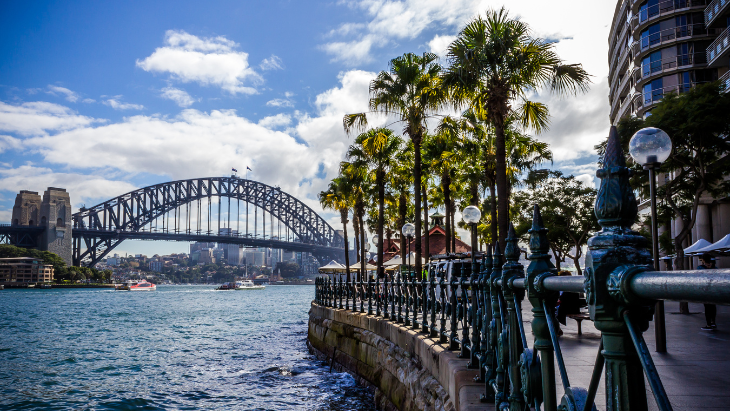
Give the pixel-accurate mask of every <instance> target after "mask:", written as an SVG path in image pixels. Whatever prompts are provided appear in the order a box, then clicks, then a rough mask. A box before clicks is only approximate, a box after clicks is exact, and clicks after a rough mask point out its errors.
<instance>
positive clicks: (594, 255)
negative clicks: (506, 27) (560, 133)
mask: <svg viewBox="0 0 730 411" xmlns="http://www.w3.org/2000/svg"><path fill="white" fill-rule="evenodd" d="M603 166H604V168H602V169H599V170H598V171H597V173H596V174H597V176H598V177H600V178H601V186H600V188H599V190H598V193H597V197H596V204H595V214H596V217H597V218H598V223H599V224H600V226H601V231H599V232H598V233H596V234H595V235H594V236H593V237H592V238H591V239H590V241H589V242H588V253H587V255H586V268H585V270H584V272H583V275H582V276H566V277H563V276H558V273H557V269H556V268H555V266H554V265H553V264H552V262H551V261H550V259H551V257H550V245H549V243H548V240H547V229H545V227H544V225H543V222H542V217H541V216H540V210H539V208H538V207H537V206H535V211H534V215H533V221H532V228H531V229H530V230H529V237H530V238H529V248H530V255H529V257H528V258H529V260H530V265H529V266H528V267H527V269H526V270H525V268H524V267H523V266H522V265H521V264H520V263H519V257H520V250H519V248H518V244H517V243H518V238H517V236H516V235H515V232H514V229H513V228H512V227H511V226H510V230H509V232H508V235H507V238H506V246H505V250H504V255H502V253H501V250H500V249H499V247H497V246H495V247H494V248H489V249H488V251H487V254H485V255H482V256H480V258H479V261H477V259H476V258H473V259H472V260H471V261H468V260H467V261H464V260H463V259H462V260H461V261H459V260H458V258H463V256H446V257H445V258H446V259H448V258H451V259H452V261H451V262H452V263H453V262H455V261H459V264H451V265H450V266H451V267H457V266H458V267H459V268H460V270H458V271H457V270H453V269H452V270H451V271H452V272H451V273H450V275H449V270H443V269H442V268H443V266H444V264H442V263H441V262H437V261H432V262H431V263H429V264H427V265H426V267H427V271H426V272H425V273H413V272H411V271H408V270H404V272H403V273H401V274H399V275H396V276H395V277H394V278H391V277H388V276H384V278H383V279H382V280H381V279H380V278H375V279H373V278H368V279H366V280H364V281H363V280H360V281H343V280H342V278H339V279H336V280H333V279H332V278H324V277H323V278H318V279H317V281H316V291H315V303H316V304H319V305H321V306H325V307H332V308H337V309H344V310H353V311H359V312H360V313H364V312H366V307H367V313H368V314H369V315H375V316H379V317H382V318H383V319H384V320H385V319H387V320H389V321H393V322H395V323H399V324H403V326H406V327H411V328H413V329H414V330H417V331H420V332H424V333H428V336H429V337H430V338H432V339H434V340H436V341H438V343H439V344H441V345H444V346H446V347H448V349H449V350H452V351H458V352H459V355H460V356H461V357H462V358H465V359H469V362H468V366H469V367H470V368H473V369H478V370H479V374H478V376H477V378H476V380H478V381H480V382H483V383H484V394H483V396H482V399H483V401H485V402H491V403H494V407H495V410H499V411H502V410H528V409H530V408H534V409H536V410H546V411H557V410H561V411H562V410H577V411H581V410H582V411H589V410H595V409H596V406H595V404H594V399H595V396H596V392H597V390H598V384H599V381H600V379H601V377H602V375H603V376H604V378H605V386H606V396H605V397H606V406H605V409H607V410H623V409H638V410H646V409H647V398H646V392H647V391H646V389H645V381H646V382H648V383H649V386H650V388H651V392H652V393H653V395H654V398H655V400H656V403H657V405H658V408H659V409H660V410H662V411H666V410H671V409H672V406H671V403H670V401H669V398H668V397H667V393H666V391H665V390H664V387H663V385H662V381H661V378H660V377H659V374H658V372H657V370H656V367H655V366H654V363H653V360H652V357H651V354H650V353H649V349H648V348H647V345H646V342H645V341H644V338H643V334H642V333H643V332H644V331H646V330H647V329H648V327H649V321H651V320H652V318H653V313H654V307H655V306H656V302H657V301H658V300H677V301H691V302H698V303H708V304H730V270H727V269H715V270H699V271H682V272H678V271H652V268H651V267H652V255H651V252H650V247H649V245H648V241H647V240H646V239H645V238H644V237H643V236H642V235H640V234H638V233H636V232H634V231H632V230H631V226H632V224H633V223H634V221H635V219H636V215H637V211H638V209H637V204H636V197H635V196H634V194H633V191H632V190H631V187H630V185H629V169H628V168H627V167H626V163H625V158H624V154H623V150H622V149H621V143H620V140H619V137H618V132H617V130H616V128H615V127H611V132H610V134H609V138H608V143H607V146H606V152H605V155H604V165H603ZM442 261H443V260H442ZM446 266H447V267H448V266H449V265H448V264H447V265H446ZM560 291H568V292H583V293H585V296H586V304H587V306H588V312H589V317H590V320H591V321H593V324H594V326H595V328H596V329H597V330H598V331H599V332H600V333H601V342H600V346H599V349H598V353H597V354H596V362H595V366H594V369H593V373H592V376H591V379H590V381H582V383H587V384H588V385H587V388H583V387H580V386H577V385H573V384H572V383H571V381H570V380H569V378H568V372H567V368H566V363H565V361H564V359H563V353H562V350H561V347H560V342H559V340H558V335H557V333H556V332H557V329H558V327H557V325H556V323H555V322H556V321H557V320H556V317H555V313H554V311H555V306H556V302H557V299H558V295H559V292H560ZM525 297H527V298H528V299H529V301H530V304H531V305H532V315H533V318H532V323H531V333H532V335H533V336H534V342H533V344H532V346H529V344H528V338H527V334H526V331H525V329H524V326H523V322H522V302H523V300H524V299H525ZM358 303H359V308H358ZM343 304H344V305H343ZM556 365H557V371H558V373H557V375H559V377H560V384H561V385H562V388H563V392H564V394H563V396H562V397H561V398H560V403H558V396H557V383H556V378H555V376H556ZM604 369H605V372H604Z"/></svg>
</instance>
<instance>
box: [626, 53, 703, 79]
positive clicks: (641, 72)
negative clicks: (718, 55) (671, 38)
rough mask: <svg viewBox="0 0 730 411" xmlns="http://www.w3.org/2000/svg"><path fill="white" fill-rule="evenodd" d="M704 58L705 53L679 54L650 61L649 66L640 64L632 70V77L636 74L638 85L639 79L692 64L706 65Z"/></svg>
mask: <svg viewBox="0 0 730 411" xmlns="http://www.w3.org/2000/svg"><path fill="white" fill-rule="evenodd" d="M705 56H706V54H705V53H693V54H679V55H677V56H674V57H669V58H666V59H662V60H657V61H652V62H650V63H649V64H644V63H643V62H642V64H641V66H638V67H636V68H635V69H634V72H633V73H632V75H634V76H635V77H636V76H637V74H638V77H639V78H638V79H636V82H637V83H638V82H639V80H641V79H644V78H647V77H651V76H654V75H657V74H661V73H663V72H665V71H667V70H673V69H676V68H679V67H685V66H691V65H694V64H705V63H707V60H706V59H705ZM698 57H699V58H698Z"/></svg>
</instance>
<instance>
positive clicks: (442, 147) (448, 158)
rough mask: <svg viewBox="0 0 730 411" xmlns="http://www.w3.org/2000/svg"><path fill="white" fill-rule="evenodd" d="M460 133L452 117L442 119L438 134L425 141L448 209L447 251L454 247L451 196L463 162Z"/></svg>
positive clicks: (427, 152)
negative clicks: (454, 179) (454, 181)
mask: <svg viewBox="0 0 730 411" xmlns="http://www.w3.org/2000/svg"><path fill="white" fill-rule="evenodd" d="M459 139H460V133H459V128H458V124H457V122H456V121H455V120H454V119H452V118H451V117H446V118H444V119H443V120H442V122H441V124H439V126H438V128H437V129H436V134H435V135H432V136H429V138H427V139H426V140H425V142H424V145H423V151H424V158H425V159H426V160H427V162H428V165H429V166H430V167H431V169H432V170H433V171H434V173H436V174H437V175H438V176H439V180H440V182H441V192H442V193H443V196H444V208H445V211H446V215H445V218H446V227H445V232H446V252H449V251H451V249H452V243H453V241H452V235H453V231H454V227H453V226H452V224H451V221H452V216H453V215H454V210H453V198H452V197H451V182H452V181H451V180H452V177H453V175H454V172H455V170H454V169H455V168H456V167H457V164H458V163H461V158H460V157H459V154H460V153H462V151H461V150H459V144H460V141H459Z"/></svg>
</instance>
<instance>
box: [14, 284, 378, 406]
mask: <svg viewBox="0 0 730 411" xmlns="http://www.w3.org/2000/svg"><path fill="white" fill-rule="evenodd" d="M1 293H2V294H0V335H2V336H3V338H2V341H0V353H1V354H0V355H2V357H1V358H2V367H0V387H2V389H0V409H3V410H6V409H7V410H69V409H74V410H77V409H79V410H127V409H129V410H132V409H134V410H167V409H183V410H184V409H203V408H204V409H234V410H313V411H314V410H316V411H344V410H366V411H370V410H374V409H375V407H374V405H373V399H372V395H371V394H370V393H369V392H368V390H366V389H364V388H362V387H360V386H358V385H357V384H356V382H355V381H354V379H353V378H352V377H351V376H350V375H348V374H346V373H336V372H335V373H330V372H329V367H328V366H327V365H326V364H323V363H321V362H318V361H316V360H315V359H314V358H313V357H312V356H311V355H310V354H309V353H308V352H307V350H306V345H305V341H306V335H307V322H306V318H307V312H308V310H309V301H310V300H311V299H312V297H313V293H314V288H313V287H307V286H287V287H284V286H279V287H267V289H266V290H263V291H261V292H227V293H222V292H213V287H210V286H159V287H158V290H157V291H156V292H153V293H125V292H113V291H107V290H93V289H92V290H89V289H71V290H56V289H53V290H5V291H2V292H1Z"/></svg>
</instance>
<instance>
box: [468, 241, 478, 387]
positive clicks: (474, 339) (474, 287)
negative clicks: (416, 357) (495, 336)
mask: <svg viewBox="0 0 730 411" xmlns="http://www.w3.org/2000/svg"><path fill="white" fill-rule="evenodd" d="M471 252H472V253H474V252H476V250H472V251H471ZM472 261H474V263H473V264H472V266H471V278H470V279H469V282H470V284H471V304H470V309H469V321H470V322H471V351H470V354H471V357H470V358H469V364H467V367H468V368H471V369H479V356H480V354H481V351H480V350H481V343H482V339H481V337H482V334H481V326H482V295H481V289H482V283H481V272H480V270H479V264H478V263H477V262H476V256H474V258H473V259H472ZM477 378H479V376H478V377H477Z"/></svg>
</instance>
